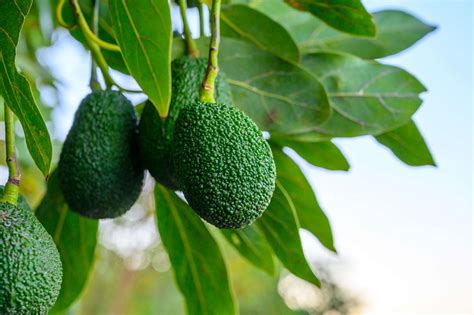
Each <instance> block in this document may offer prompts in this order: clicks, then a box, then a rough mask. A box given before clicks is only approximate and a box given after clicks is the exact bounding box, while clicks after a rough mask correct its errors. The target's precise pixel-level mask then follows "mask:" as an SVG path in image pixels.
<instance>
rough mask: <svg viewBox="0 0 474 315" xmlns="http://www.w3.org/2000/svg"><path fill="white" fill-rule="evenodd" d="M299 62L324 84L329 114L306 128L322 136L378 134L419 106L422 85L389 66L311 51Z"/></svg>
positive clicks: (407, 74)
mask: <svg viewBox="0 0 474 315" xmlns="http://www.w3.org/2000/svg"><path fill="white" fill-rule="evenodd" d="M303 65H304V66H305V67H306V68H307V69H308V70H309V71H311V72H312V73H313V74H314V75H315V76H316V77H318V78H319V79H320V80H321V82H322V83H323V84H324V86H325V87H326V90H327V93H328V96H329V99H330V102H331V107H332V109H333V112H332V116H331V117H330V118H329V119H328V120H327V121H326V122H324V123H323V124H322V125H320V126H315V127H314V128H310V129H309V130H308V131H310V130H311V131H314V132H317V133H320V134H322V135H325V136H333V137H354V136H361V135H366V134H380V133H383V132H385V131H388V130H392V129H394V128H397V127H400V126H402V125H403V124H405V123H407V122H408V121H409V120H410V117H411V116H412V115H413V114H414V113H415V111H416V110H417V109H418V108H419V107H420V105H421V102H422V101H421V99H420V97H419V94H420V93H422V92H424V91H425V90H426V89H425V87H424V86H423V85H422V84H421V83H420V82H419V81H418V80H417V79H416V78H415V77H413V76H412V75H411V74H409V73H408V72H406V71H404V70H402V69H400V68H397V67H393V66H387V65H383V64H380V63H377V62H374V61H367V60H363V59H360V58H358V57H355V56H351V55H346V54H337V53H323V52H321V53H314V54H311V55H306V56H305V57H304V58H303Z"/></svg>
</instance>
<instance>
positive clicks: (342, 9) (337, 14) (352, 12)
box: [285, 0, 376, 36]
mask: <svg viewBox="0 0 474 315" xmlns="http://www.w3.org/2000/svg"><path fill="white" fill-rule="evenodd" d="M285 2H287V3H288V4H289V5H291V6H292V7H294V8H295V9H297V10H301V11H308V12H310V13H311V14H313V15H315V16H317V17H318V18H320V19H321V20H322V21H324V22H325V23H326V24H328V25H329V26H331V27H333V28H335V29H338V30H340V31H343V32H346V33H349V34H354V35H360V36H375V34H376V27H375V24H374V21H373V18H372V16H371V15H370V13H368V12H367V10H366V9H365V8H364V6H363V5H362V3H361V2H360V0H324V1H321V0H285Z"/></svg>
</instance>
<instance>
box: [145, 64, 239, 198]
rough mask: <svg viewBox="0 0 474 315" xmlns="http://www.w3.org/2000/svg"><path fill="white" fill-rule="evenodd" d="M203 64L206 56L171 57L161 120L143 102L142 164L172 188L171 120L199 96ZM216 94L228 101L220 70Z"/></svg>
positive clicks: (230, 101) (204, 71)
mask: <svg viewBox="0 0 474 315" xmlns="http://www.w3.org/2000/svg"><path fill="white" fill-rule="evenodd" d="M206 68H207V59H206V58H190V57H181V58H179V59H175V60H174V61H173V62H172V64H171V75H172V96H171V103H170V111H169V115H168V117H167V118H166V119H165V120H162V119H161V118H160V116H159V115H158V112H157V111H156V109H155V107H154V106H153V104H152V103H150V102H147V103H146V105H145V108H144V109H143V113H142V116H141V119H140V125H139V144H140V152H141V155H142V160H143V163H144V165H145V168H147V169H148V170H149V171H150V173H151V175H152V176H153V177H154V178H155V180H157V181H158V182H160V183H162V184H163V185H165V186H167V187H168V188H171V189H173V190H177V189H178V186H177V185H176V178H175V176H174V170H173V163H172V160H171V147H172V137H173V129H174V123H175V121H176V118H177V117H178V114H179V111H180V110H181V109H182V108H183V107H184V106H186V105H187V104H190V103H193V102H196V101H197V100H198V99H199V91H200V88H201V83H202V80H203V78H204V75H205V73H206ZM216 98H217V100H218V101H220V102H224V103H227V104H231V103H232V96H231V92H230V87H229V85H228V84H227V82H226V80H225V74H223V73H222V72H221V73H219V76H218V77H217V80H216Z"/></svg>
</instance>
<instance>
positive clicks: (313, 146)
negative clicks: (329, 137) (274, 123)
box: [271, 137, 349, 171]
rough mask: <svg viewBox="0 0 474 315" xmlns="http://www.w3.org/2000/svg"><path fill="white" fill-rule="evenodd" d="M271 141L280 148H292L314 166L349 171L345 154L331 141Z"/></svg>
mask: <svg viewBox="0 0 474 315" xmlns="http://www.w3.org/2000/svg"><path fill="white" fill-rule="evenodd" d="M271 141H272V142H274V143H277V144H278V145H280V146H287V147H290V148H292V149H293V150H295V152H296V153H298V155H299V156H301V157H302V158H303V159H305V160H306V161H307V162H309V163H311V164H313V165H314V166H319V167H322V168H325V169H328V170H336V171H348V170H349V163H348V162H347V160H346V158H345V156H344V154H343V153H342V152H341V150H339V148H338V147H337V146H336V145H335V144H334V143H332V142H331V141H321V142H308V141H298V139H295V138H291V137H272V138H271Z"/></svg>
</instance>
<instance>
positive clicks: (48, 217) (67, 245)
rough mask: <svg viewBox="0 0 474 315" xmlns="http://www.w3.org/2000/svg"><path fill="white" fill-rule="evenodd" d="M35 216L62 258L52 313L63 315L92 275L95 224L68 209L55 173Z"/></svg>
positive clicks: (93, 221)
mask: <svg viewBox="0 0 474 315" xmlns="http://www.w3.org/2000/svg"><path fill="white" fill-rule="evenodd" d="M35 215H36V217H37V218H38V220H39V221H40V222H41V224H43V226H44V227H45V228H46V230H47V231H48V233H49V234H50V235H51V236H52V237H53V239H54V242H55V243H56V247H57V248H58V251H59V254H60V256H61V262H62V264H63V283H62V286H61V291H60V293H59V297H58V299H57V301H56V304H55V305H54V307H53V309H52V310H51V313H52V314H53V313H62V312H63V311H65V310H66V309H67V308H69V307H70V306H71V305H72V303H73V302H74V301H75V300H76V299H77V298H78V297H79V296H80V294H81V292H82V291H83V289H84V287H85V285H86V283H87V279H88V277H89V274H90V272H91V271H92V267H93V263H94V252H95V247H96V243H97V229H98V221H97V220H91V219H87V218H85V217H82V216H80V215H79V214H77V213H75V212H72V211H71V210H70V209H69V207H68V206H67V204H66V202H65V201H64V197H63V195H62V193H61V190H60V188H59V179H58V176H57V173H56V172H53V173H52V175H51V177H50V179H49V181H48V190H47V192H46V195H45V196H44V197H43V200H42V201H41V203H40V205H39V206H38V208H37V209H36V212H35Z"/></svg>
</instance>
